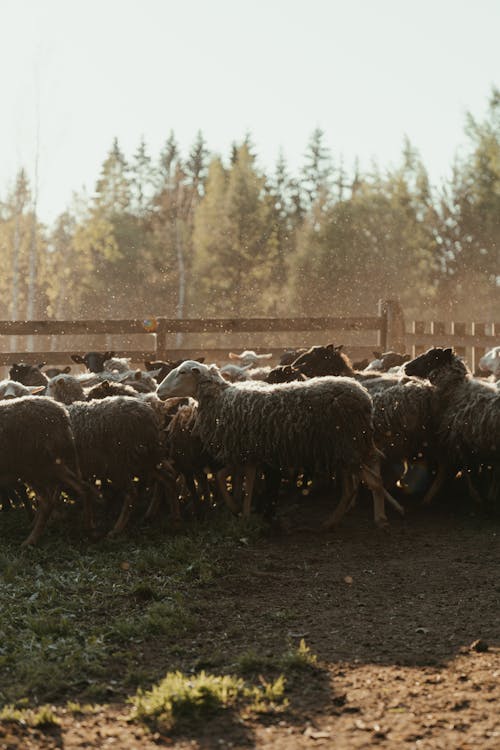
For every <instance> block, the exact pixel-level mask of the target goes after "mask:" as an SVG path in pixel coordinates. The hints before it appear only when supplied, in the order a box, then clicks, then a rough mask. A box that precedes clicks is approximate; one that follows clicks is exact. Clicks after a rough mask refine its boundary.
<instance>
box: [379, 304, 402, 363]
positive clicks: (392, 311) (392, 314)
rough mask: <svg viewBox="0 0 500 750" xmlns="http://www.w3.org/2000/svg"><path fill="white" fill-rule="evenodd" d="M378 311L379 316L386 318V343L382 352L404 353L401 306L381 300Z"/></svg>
mask: <svg viewBox="0 0 500 750" xmlns="http://www.w3.org/2000/svg"><path fill="white" fill-rule="evenodd" d="M379 310H380V313H379V314H381V315H383V316H384V317H385V318H386V341H385V346H384V347H383V351H390V350H392V351H395V352H401V353H404V352H406V343H405V318H404V314H403V309H402V307H401V305H400V304H399V302H398V301H397V300H393V299H387V300H381V301H380V302H379Z"/></svg>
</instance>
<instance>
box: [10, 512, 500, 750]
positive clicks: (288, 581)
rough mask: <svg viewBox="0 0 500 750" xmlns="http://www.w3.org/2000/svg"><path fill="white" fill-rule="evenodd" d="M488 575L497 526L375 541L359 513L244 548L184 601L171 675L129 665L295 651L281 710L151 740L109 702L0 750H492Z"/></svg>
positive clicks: (457, 525)
mask: <svg viewBox="0 0 500 750" xmlns="http://www.w3.org/2000/svg"><path fill="white" fill-rule="evenodd" d="M322 510H323V515H324V508H323V509H322ZM499 563H500V527H499V525H498V522H496V523H495V522H490V521H486V520H478V519H476V518H474V517H469V516H464V515H461V516H459V517H450V515H449V514H446V515H444V514H443V515H440V514H439V513H438V512H436V511H435V510H434V509H433V510H432V512H431V511H427V512H425V513H424V512H423V511H421V510H416V511H414V512H413V513H410V514H409V517H407V518H406V519H398V518H394V519H392V521H391V527H390V529H389V530H387V531H379V530H375V529H373V528H372V526H371V525H370V523H369V521H368V520H367V518H366V508H363V509H362V510H358V511H357V512H356V513H354V514H350V516H349V517H348V518H346V519H345V522H344V523H343V525H342V528H340V529H339V530H338V531H337V532H336V533H335V534H330V535H318V534H312V533H300V532H298V531H295V532H293V533H291V534H290V535H276V536H269V537H266V538H263V539H261V540H260V541H258V542H257V543H256V544H254V543H252V544H249V545H248V546H247V545H246V544H245V541H243V542H242V546H241V548H240V549H239V550H238V551H237V552H236V553H235V558H234V559H233V560H230V561H228V567H227V571H226V572H224V573H223V574H222V575H221V576H220V577H219V578H217V580H215V581H213V582H211V583H209V584H203V585H201V584H200V585H197V586H196V587H195V588H194V589H193V590H192V591H191V592H190V595H191V597H192V601H194V602H195V605H194V607H193V609H194V610H195V611H196V612H197V613H198V615H199V616H200V620H201V621H202V622H203V627H202V629H201V632H200V633H199V634H198V636H197V637H196V638H195V639H193V636H192V635H191V636H190V638H186V639H185V640H184V641H183V642H182V643H181V644H180V649H179V657H178V662H176V663H175V664H172V658H171V656H169V657H168V658H167V659H165V657H164V655H162V652H161V651H159V652H155V651H154V649H153V650H152V651H151V652H150V653H147V654H144V658H145V660H147V661H149V660H154V661H156V662H157V663H159V664H160V665H161V667H162V670H163V671H164V672H166V671H168V670H169V669H172V668H182V669H184V670H185V671H188V670H189V669H192V670H196V669H202V668H205V669H207V671H213V672H217V671H219V672H220V671H221V670H222V669H226V670H227V668H228V665H230V664H231V661H232V660H233V659H234V660H236V659H237V658H238V656H239V655H241V654H242V653H244V652H245V651H248V650H250V649H251V650H253V651H255V652H256V653H258V654H263V655H267V656H272V655H274V654H280V653H283V651H284V649H286V647H287V644H289V643H290V641H292V642H294V643H297V644H298V643H299V641H300V639H301V638H304V639H305V641H306V643H307V645H308V646H309V647H310V649H311V651H312V652H313V653H314V654H316V655H317V657H318V668H317V669H311V670H310V671H303V672H299V673H296V674H295V676H292V677H291V678H290V679H289V682H288V693H287V697H288V699H289V706H288V708H286V709H285V710H284V711H283V712H282V713H277V714H271V715H265V716H260V717H259V716H256V715H253V716H250V717H249V718H244V717H243V718H242V716H241V714H236V713H231V712H230V711H229V710H228V711H222V712H220V713H219V714H218V715H217V716H215V717H214V718H213V719H211V720H209V721H207V722H206V724H205V725H203V726H202V727H198V728H197V729H196V730H193V731H192V732H187V733H183V734H176V735H175V736H164V735H160V734H158V733H157V734H151V733H149V732H148V731H147V730H146V729H143V728H142V727H140V726H138V725H136V724H131V723H128V722H127V720H126V718H127V714H128V712H129V710H130V709H129V708H128V707H127V706H126V704H124V703H121V704H117V705H112V706H109V707H107V708H106V709H104V710H103V711H101V712H99V713H97V714H88V715H87V714H86V715H84V716H82V717H81V718H78V717H76V718H75V717H74V716H72V715H70V714H64V712H63V713H62V722H61V726H60V727H58V728H57V729H51V730H47V731H41V730H34V729H29V728H26V727H23V726H20V725H18V724H13V723H4V724H3V725H2V727H1V728H0V747H1V748H9V750H21V748H23V750H24V749H25V748H26V750H28V749H29V748H44V749H47V750H48V749H49V748H56V747H58V748H65V749H66V750H73V748H108V747H109V748H127V750H132V749H133V748H137V749H139V748H141V749H142V748H157V747H158V746H161V745H167V746H169V747H174V748H179V749H180V748H206V749H209V748H229V747H231V748H249V747H258V748H283V750H284V749H285V748H286V749H287V750H295V749H296V748H311V747H326V748H342V749H344V748H372V747H377V748H381V749H382V748H398V749H399V748H408V749H409V750H410V749H413V748H415V749H416V748H418V749H420V748H433V749H434V748H436V749H437V748H443V750H444V749H446V750H450V749H456V750H458V749H459V748H460V749H461V750H466V749H467V748H471V749H472V748H475V749H477V748H481V749H483V748H484V749H486V748H491V749H492V750H493V748H495V750H496V749H497V748H499V747H500V606H499V600H500V577H499V570H500V568H499ZM479 639H480V643H479V644H477V643H475V642H476V641H478V640H479ZM474 643H475V645H472V644H474ZM162 658H163V659H164V662H165V663H164V664H162ZM59 715H60V716H61V714H59Z"/></svg>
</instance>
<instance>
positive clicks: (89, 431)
mask: <svg viewBox="0 0 500 750" xmlns="http://www.w3.org/2000/svg"><path fill="white" fill-rule="evenodd" d="M68 410H69V414H70V418H71V425H72V428H73V432H74V435H75V443H76V448H77V453H78V456H79V459H80V465H81V469H82V473H83V474H84V476H86V477H90V476H97V477H100V478H101V479H103V478H108V479H111V481H112V482H115V483H116V484H123V483H124V482H126V481H128V480H129V479H130V478H131V477H134V476H141V474H143V473H144V472H145V471H148V470H151V469H152V468H154V466H155V465H156V464H157V463H158V462H159V461H160V459H161V450H160V436H159V430H158V425H157V421H156V419H155V415H154V413H153V411H152V409H151V408H150V407H149V405H148V404H146V403H143V402H141V401H139V400H138V399H136V398H129V397H127V396H112V397H110V398H104V399H98V400H93V401H87V402H75V403H74V404H71V405H70V406H69V407H68Z"/></svg>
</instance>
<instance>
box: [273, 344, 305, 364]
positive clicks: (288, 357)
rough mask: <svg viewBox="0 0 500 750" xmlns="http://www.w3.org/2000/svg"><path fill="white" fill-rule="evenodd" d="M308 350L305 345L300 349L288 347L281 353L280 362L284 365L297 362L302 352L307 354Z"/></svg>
mask: <svg viewBox="0 0 500 750" xmlns="http://www.w3.org/2000/svg"><path fill="white" fill-rule="evenodd" d="M306 352H307V349H306V348H305V347H300V348H299V349H286V350H285V351H284V352H283V354H282V355H281V357H280V361H279V363H278V364H280V365H283V366H285V365H291V364H292V362H295V360H296V359H297V357H300V355H301V354H305V353H306Z"/></svg>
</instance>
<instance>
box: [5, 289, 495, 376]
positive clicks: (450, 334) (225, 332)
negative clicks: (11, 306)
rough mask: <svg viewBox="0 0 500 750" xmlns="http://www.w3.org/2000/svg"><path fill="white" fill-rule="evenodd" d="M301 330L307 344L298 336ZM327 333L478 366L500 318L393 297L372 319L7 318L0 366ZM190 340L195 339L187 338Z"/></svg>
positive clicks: (366, 350) (367, 350)
mask: <svg viewBox="0 0 500 750" xmlns="http://www.w3.org/2000/svg"><path fill="white" fill-rule="evenodd" d="M238 334H241V337H239V338H238V342H239V343H238V344H234V343H229V339H230V337H231V336H232V335H238ZM248 334H251V335H250V336H249V335H248ZM253 334H255V336H254V335H253ZM262 334H266V335H265V336H263V335H262ZM271 334H273V335H274V337H276V336H277V335H278V336H279V335H280V334H281V337H282V340H283V341H286V342H289V343H287V344H279V342H278V343H276V341H274V342H273V335H271ZM284 334H286V336H284ZM288 334H290V336H288ZM293 334H295V338H299V339H300V341H301V343H300V344H296V343H295V342H294V341H292V338H294V337H293ZM305 334H316V336H307V335H305ZM369 334H371V338H370V340H371V343H369V342H368V341H367V340H366V339H367V336H368V337H369ZM320 335H321V336H322V338H323V339H324V340H326V337H328V341H334V342H335V343H336V344H339V343H344V341H345V340H348V341H349V343H348V344H347V346H346V349H347V351H348V353H349V355H350V356H351V357H354V358H363V357H368V358H369V359H371V358H372V357H373V352H374V350H381V351H387V350H389V349H394V350H396V351H401V352H408V353H409V354H411V355H412V356H416V355H417V354H420V353H421V352H423V351H425V350H426V349H428V348H429V347H431V346H453V347H454V348H455V350H456V351H457V352H458V353H459V354H461V355H462V356H464V357H465V358H466V359H467V361H468V363H469V365H470V366H471V368H472V369H473V370H477V368H478V365H479V359H480V358H481V356H482V355H483V354H484V352H485V351H487V350H488V349H490V348H492V347H493V346H496V345H499V344H500V321H499V322H489V323H479V322H471V323H464V322H457V321H451V322H448V321H435V320H434V321H409V322H405V318H404V314H403V311H402V309H401V307H400V305H399V304H398V303H397V302H396V301H392V300H381V301H380V302H379V304H378V309H377V315H373V316H365V317H336V316H326V317H293V318H205V319H198V318H190V319H184V320H178V319H176V318H166V317H158V318H150V319H139V318H137V319H123V320H38V321H21V320H14V321H7V320H4V321H0V366H8V365H11V364H13V363H14V362H21V361H22V362H27V363H31V364H40V363H41V362H47V363H48V364H52V365H62V364H68V363H71V355H72V354H75V353H83V352H85V351H89V350H95V349H98V350H102V351H106V350H111V349H114V350H115V351H116V352H117V355H119V356H123V357H130V359H131V360H132V362H133V363H136V364H139V363H142V362H144V361H145V360H155V359H181V358H190V357H198V356H201V355H204V356H205V357H206V358H207V361H218V362H222V361H225V360H227V358H228V355H229V352H230V351H231V350H233V351H234V350H235V348H237V347H238V346H240V347H241V348H251V349H255V351H257V352H258V353H263V352H271V353H272V354H273V356H274V357H275V358H278V357H279V355H280V354H281V353H282V352H283V350H284V349H285V348H287V346H297V345H298V346H301V345H302V346H303V345H307V346H311V345H313V344H315V343H319V338H320ZM96 337H97V338H96ZM98 337H100V338H99V343H96V342H97V339H98ZM111 337H122V341H121V344H120V345H114V344H113V343H112V342H111ZM134 338H135V341H134ZM184 338H187V339H189V343H184ZM25 340H27V341H28V343H27V344H24V341H25Z"/></svg>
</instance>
